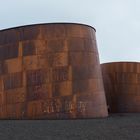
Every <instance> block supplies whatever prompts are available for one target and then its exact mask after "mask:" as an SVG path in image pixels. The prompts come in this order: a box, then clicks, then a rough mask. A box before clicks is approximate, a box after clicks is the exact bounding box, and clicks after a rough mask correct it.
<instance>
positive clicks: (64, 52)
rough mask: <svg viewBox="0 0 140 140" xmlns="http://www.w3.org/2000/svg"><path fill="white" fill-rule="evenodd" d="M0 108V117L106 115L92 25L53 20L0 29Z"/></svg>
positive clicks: (45, 117) (60, 117)
mask: <svg viewBox="0 0 140 140" xmlns="http://www.w3.org/2000/svg"><path fill="white" fill-rule="evenodd" d="M130 78H131V77H130ZM133 78H134V77H133V76H132V79H133ZM87 96H88V97H87ZM0 107H1V110H0V111H1V112H0V115H1V116H0V118H5V119H7V118H13V119H41V118H44V119H48V118H49V119H65V118H94V117H105V116H107V115H108V113H107V106H106V100H105V94H104V88H103V81H102V75H101V68H100V63H99V56H98V49H97V44H96V37H95V29H94V28H93V27H91V26H87V25H82V24H70V23H61V24H60V23H57V24H40V25H31V26H23V27H17V28H12V29H7V30H2V31H0ZM4 108H6V111H5V112H4Z"/></svg>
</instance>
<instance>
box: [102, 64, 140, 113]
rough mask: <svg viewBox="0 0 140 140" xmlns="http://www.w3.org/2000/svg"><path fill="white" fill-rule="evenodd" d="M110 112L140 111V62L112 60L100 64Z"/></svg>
mask: <svg viewBox="0 0 140 140" xmlns="http://www.w3.org/2000/svg"><path fill="white" fill-rule="evenodd" d="M101 67H102V74H103V82H104V87H105V93H106V97H107V104H108V108H109V111H110V112H115V113H116V112H117V113H131V112H140V63H137V62H113V63H105V64H102V65H101Z"/></svg>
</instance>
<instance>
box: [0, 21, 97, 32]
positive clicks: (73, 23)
mask: <svg viewBox="0 0 140 140" xmlns="http://www.w3.org/2000/svg"><path fill="white" fill-rule="evenodd" d="M55 24H57V25H58V24H60V25H61V24H64V25H81V26H86V27H90V28H92V29H93V30H94V31H95V32H96V29H95V28H94V27H93V26H91V25H88V24H84V23H75V22H52V23H37V24H27V25H21V26H16V27H10V28H6V29H1V30H0V32H2V31H6V30H11V29H17V28H22V27H31V26H42V25H55Z"/></svg>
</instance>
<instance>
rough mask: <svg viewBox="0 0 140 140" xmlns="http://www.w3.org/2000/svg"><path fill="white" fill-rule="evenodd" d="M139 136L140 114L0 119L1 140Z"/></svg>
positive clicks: (137, 138) (110, 139) (128, 139)
mask: <svg viewBox="0 0 140 140" xmlns="http://www.w3.org/2000/svg"><path fill="white" fill-rule="evenodd" d="M7 139H8V140H140V114H113V115H111V116H110V117H108V118H105V119H88V120H22V121H18V120H1V121H0V140H7Z"/></svg>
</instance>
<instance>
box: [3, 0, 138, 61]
mask: <svg viewBox="0 0 140 140" xmlns="http://www.w3.org/2000/svg"><path fill="white" fill-rule="evenodd" d="M49 22H78V23H85V24H89V25H91V26H93V27H95V28H96V30H97V32H96V37H97V43H98V50H99V54H100V62H101V63H103V62H110V61H140V0H0V29H4V28H9V27H14V26H21V25H27V24H34V23H49Z"/></svg>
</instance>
